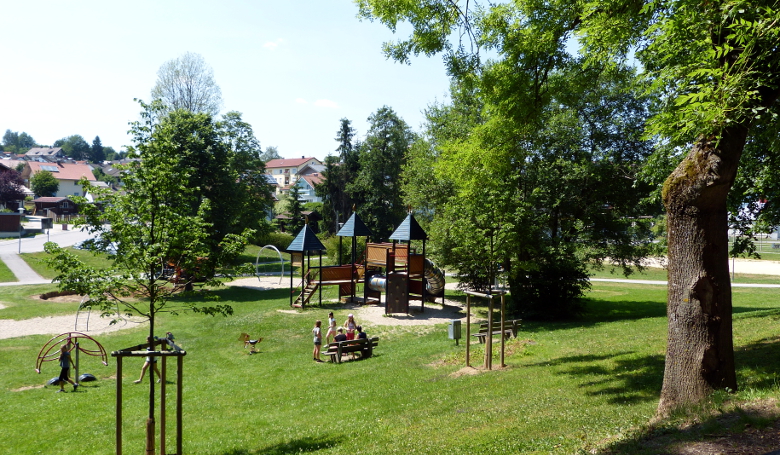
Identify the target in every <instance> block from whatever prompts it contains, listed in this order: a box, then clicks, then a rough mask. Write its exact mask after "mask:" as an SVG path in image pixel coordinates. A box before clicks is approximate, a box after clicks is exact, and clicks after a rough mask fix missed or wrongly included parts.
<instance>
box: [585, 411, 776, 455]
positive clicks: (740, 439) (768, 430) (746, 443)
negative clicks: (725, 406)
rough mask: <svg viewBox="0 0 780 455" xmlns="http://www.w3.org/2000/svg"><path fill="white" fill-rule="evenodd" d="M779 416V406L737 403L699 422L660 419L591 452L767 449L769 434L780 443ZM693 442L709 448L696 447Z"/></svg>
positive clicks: (672, 454) (673, 454) (644, 454)
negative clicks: (747, 406) (635, 432)
mask: <svg viewBox="0 0 780 455" xmlns="http://www.w3.org/2000/svg"><path fill="white" fill-rule="evenodd" d="M777 417H778V416H777V411H776V410H773V409H767V408H766V407H761V406H759V407H758V408H748V409H743V408H740V407H737V408H735V409H734V410H730V411H727V412H721V413H719V414H717V415H713V416H710V417H708V418H704V419H703V420H701V421H700V422H698V423H695V424H690V422H689V421H686V422H676V419H675V418H674V417H672V418H671V419H668V420H667V421H665V422H656V423H655V424H654V427H652V428H651V429H650V430H646V431H644V432H642V433H640V434H637V435H635V436H633V437H629V438H626V439H621V440H620V441H617V442H614V443H611V444H608V445H606V446H603V447H600V448H599V449H598V450H595V451H591V453H596V454H603V455H608V454H609V455H616V454H632V455H657V454H669V455H677V454H687V453H724V454H725V453H744V454H749V453H755V454H759V453H765V452H766V450H767V442H770V441H768V440H765V437H767V436H768V437H769V438H773V439H774V441H773V442H774V445H772V444H771V443H770V445H772V446H773V447H777V439H778V436H776V435H777V433H778V430H779V429H780V428H778V427H780V421H778V420H777ZM746 430H749V431H750V432H746ZM762 430H764V431H762ZM756 433H758V434H756ZM692 444H698V445H701V446H704V447H705V448H698V449H697V448H693V447H691V445H692ZM734 449H737V450H738V451H734ZM771 453H772V454H774V453H775V452H771ZM767 455H769V454H767Z"/></svg>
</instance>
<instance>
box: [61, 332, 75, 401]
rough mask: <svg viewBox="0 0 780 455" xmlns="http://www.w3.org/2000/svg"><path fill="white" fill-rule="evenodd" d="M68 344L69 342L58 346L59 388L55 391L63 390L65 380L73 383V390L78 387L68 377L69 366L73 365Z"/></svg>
mask: <svg viewBox="0 0 780 455" xmlns="http://www.w3.org/2000/svg"><path fill="white" fill-rule="evenodd" d="M69 345H70V343H68V344H63V345H62V347H61V348H60V368H62V369H61V370H60V390H58V391H57V392H64V391H65V383H66V382H70V383H71V384H72V385H73V391H74V392H75V391H76V389H78V388H79V385H78V384H76V383H75V382H73V380H72V379H71V378H70V366H71V365H73V359H72V358H71V357H70V351H69V350H68V346H69ZM74 366H75V365H74Z"/></svg>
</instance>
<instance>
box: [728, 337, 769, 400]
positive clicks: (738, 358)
mask: <svg viewBox="0 0 780 455" xmlns="http://www.w3.org/2000/svg"><path fill="white" fill-rule="evenodd" d="M734 363H735V364H736V368H737V375H738V381H739V382H738V384H739V386H740V387H741V388H752V389H763V390H771V389H776V388H778V387H780V374H779V373H780V336H775V337H772V338H767V339H763V340H758V341H753V342H751V343H748V344H746V345H743V346H735V347H734Z"/></svg>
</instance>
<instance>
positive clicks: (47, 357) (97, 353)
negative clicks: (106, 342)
mask: <svg viewBox="0 0 780 455" xmlns="http://www.w3.org/2000/svg"><path fill="white" fill-rule="evenodd" d="M62 344H66V345H69V344H73V345H74V346H75V348H74V349H75V350H76V355H75V358H74V362H73V363H74V364H75V366H76V369H75V371H74V377H75V378H77V382H80V381H81V376H79V365H80V360H79V353H82V352H83V353H84V354H86V355H89V356H94V357H100V360H101V361H102V362H103V365H105V366H108V356H107V355H106V350H105V349H104V348H103V345H101V344H100V343H98V341H97V340H95V339H94V338H92V337H91V336H89V335H86V334H84V333H81V332H65V333H61V334H59V335H57V336H55V337H52V338H51V339H50V340H49V341H47V342H46V344H44V345H43V347H42V348H41V350H40V351H39V352H38V358H37V360H36V362H35V372H36V373H38V374H40V373H41V368H42V366H43V363H44V362H53V361H57V360H59V357H60V346H62ZM90 345H94V347H92V346H90ZM87 375H88V376H92V375H89V374H88V373H85V374H84V375H83V376H87ZM92 377H94V376H92Z"/></svg>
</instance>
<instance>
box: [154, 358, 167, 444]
mask: <svg viewBox="0 0 780 455" xmlns="http://www.w3.org/2000/svg"><path fill="white" fill-rule="evenodd" d="M167 360H168V357H166V356H163V358H162V371H160V454H161V455H165V454H166V452H165V370H166V368H167ZM152 373H154V372H152ZM153 377H154V374H152V378H153Z"/></svg>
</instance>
